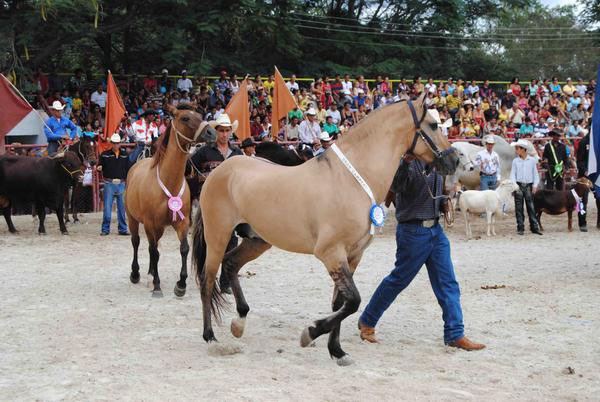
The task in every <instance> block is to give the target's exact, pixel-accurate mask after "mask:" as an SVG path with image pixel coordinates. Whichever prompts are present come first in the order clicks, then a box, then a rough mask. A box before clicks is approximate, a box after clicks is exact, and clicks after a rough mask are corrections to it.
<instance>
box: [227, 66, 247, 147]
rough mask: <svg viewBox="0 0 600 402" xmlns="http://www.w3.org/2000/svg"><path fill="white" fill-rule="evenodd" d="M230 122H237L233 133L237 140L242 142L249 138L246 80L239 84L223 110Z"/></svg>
mask: <svg viewBox="0 0 600 402" xmlns="http://www.w3.org/2000/svg"><path fill="white" fill-rule="evenodd" d="M225 113H227V114H228V115H229V118H230V119H231V121H232V122H233V121H235V120H237V121H238V124H239V125H238V129H237V131H236V132H235V135H236V137H237V138H238V140H240V141H242V140H244V139H246V138H249V137H250V111H249V110H248V78H247V77H246V78H245V79H244V81H242V83H241V84H240V89H239V90H238V92H237V93H236V94H235V95H234V96H233V98H231V100H230V101H229V104H228V105H227V107H226V108H225Z"/></svg>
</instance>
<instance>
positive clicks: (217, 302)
mask: <svg viewBox="0 0 600 402" xmlns="http://www.w3.org/2000/svg"><path fill="white" fill-rule="evenodd" d="M192 264H193V265H194V266H195V267H196V283H197V284H198V286H200V291H201V292H202V289H203V287H204V286H205V285H206V272H205V270H204V268H205V265H206V240H205V239H204V223H203V222H202V211H201V210H200V208H198V211H197V212H196V217H195V218H194V233H193V237H192ZM226 305H227V300H226V299H225V297H224V296H223V293H221V289H220V288H219V284H218V281H215V283H214V287H213V291H212V296H211V301H210V310H211V312H212V314H213V316H214V317H215V319H216V320H217V322H221V315H222V314H221V313H222V310H223V308H224V307H225V306H226Z"/></svg>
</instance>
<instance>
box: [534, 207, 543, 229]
mask: <svg viewBox="0 0 600 402" xmlns="http://www.w3.org/2000/svg"><path fill="white" fill-rule="evenodd" d="M535 215H536V216H535V217H536V218H537V221H538V224H539V225H540V230H541V231H542V232H543V231H544V227H543V226H542V219H541V217H542V210H541V209H540V210H539V211H537V213H536V214H535Z"/></svg>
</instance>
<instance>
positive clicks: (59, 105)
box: [50, 100, 65, 110]
mask: <svg viewBox="0 0 600 402" xmlns="http://www.w3.org/2000/svg"><path fill="white" fill-rule="evenodd" d="M64 108H65V105H63V104H62V103H60V101H57V100H55V101H54V102H52V106H50V109H54V110H63V109H64Z"/></svg>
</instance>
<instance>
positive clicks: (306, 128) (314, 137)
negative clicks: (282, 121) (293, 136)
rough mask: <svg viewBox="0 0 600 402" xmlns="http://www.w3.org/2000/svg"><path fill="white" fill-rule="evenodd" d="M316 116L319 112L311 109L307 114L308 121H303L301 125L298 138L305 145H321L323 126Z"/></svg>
mask: <svg viewBox="0 0 600 402" xmlns="http://www.w3.org/2000/svg"><path fill="white" fill-rule="evenodd" d="M316 115H317V112H316V111H315V109H313V108H310V109H308V111H307V112H306V120H303V121H302V123H300V127H299V128H298V137H299V138H300V142H301V143H303V144H308V145H312V144H320V142H319V136H320V135H321V126H320V125H319V123H318V122H317V119H316V118H315V116H316Z"/></svg>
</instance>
